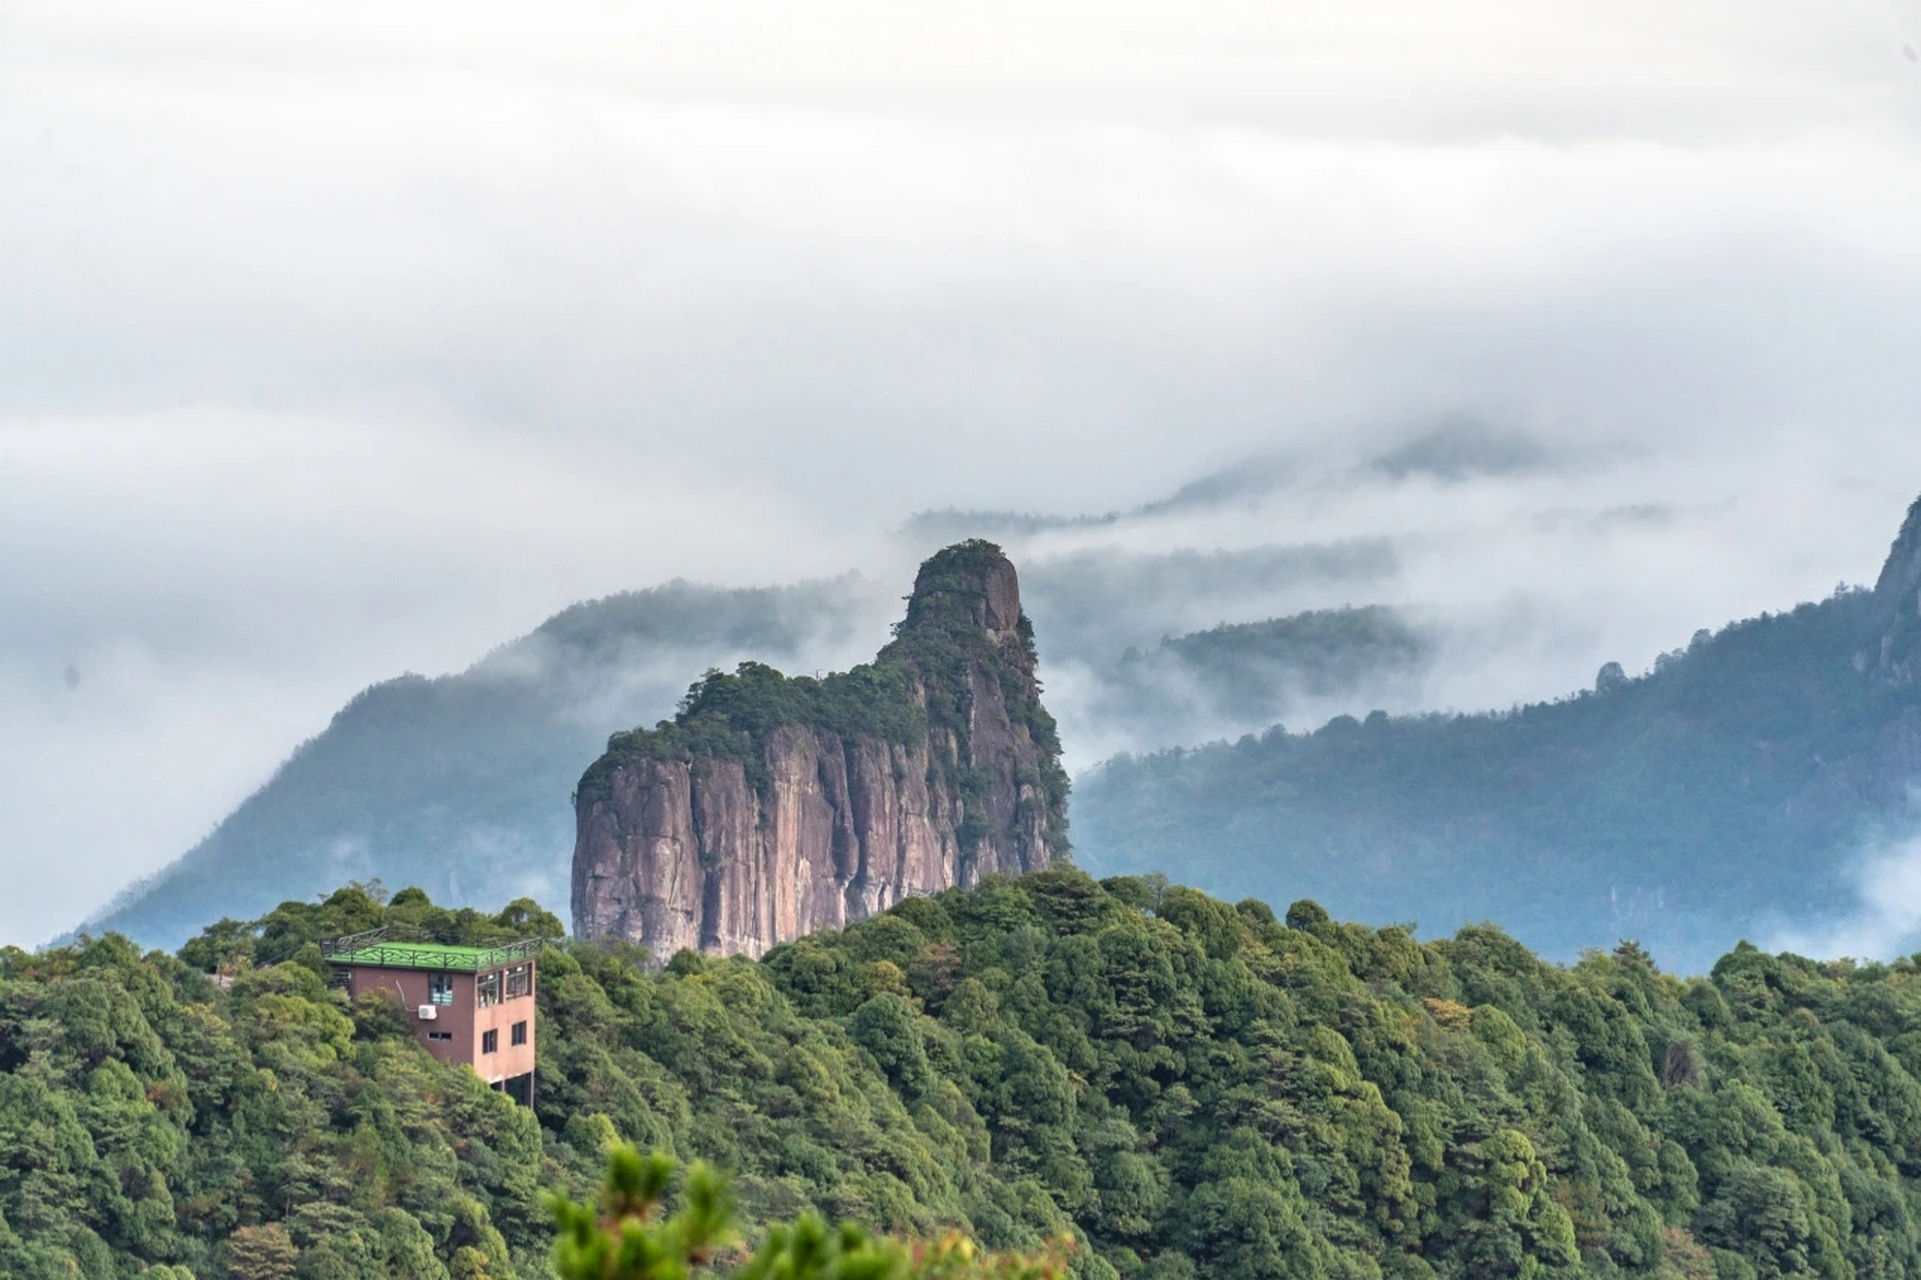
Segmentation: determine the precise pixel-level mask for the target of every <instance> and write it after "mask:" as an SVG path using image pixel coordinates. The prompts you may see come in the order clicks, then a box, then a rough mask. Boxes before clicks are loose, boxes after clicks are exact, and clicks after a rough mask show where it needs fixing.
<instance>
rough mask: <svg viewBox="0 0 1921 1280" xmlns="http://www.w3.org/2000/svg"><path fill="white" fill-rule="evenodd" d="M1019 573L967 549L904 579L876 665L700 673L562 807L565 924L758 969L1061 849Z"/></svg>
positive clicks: (1053, 751)
mask: <svg viewBox="0 0 1921 1280" xmlns="http://www.w3.org/2000/svg"><path fill="white" fill-rule="evenodd" d="M1059 756H1060V743H1059V738H1058V735H1057V734H1056V732H1055V728H1054V721H1053V718H1052V717H1051V716H1049V715H1048V714H1047V711H1046V710H1045V708H1043V707H1042V706H1041V702H1040V685H1039V682H1038V680H1037V679H1036V675H1035V659H1034V646H1033V635H1032V630H1031V628H1030V626H1029V625H1028V622H1027V619H1026V617H1025V616H1024V615H1023V614H1022V613H1021V607H1020V585H1019V579H1018V577H1017V575H1016V574H1015V571H1014V566H1013V564H1012V563H1011V562H1009V561H1008V559H1007V557H1006V556H1004V555H1003V554H1001V551H1000V549H999V548H998V547H995V546H993V545H992V544H990V543H985V542H966V543H961V544H959V545H958V546H954V547H949V548H947V549H946V550H944V551H942V552H940V553H939V554H937V555H935V556H934V557H933V558H932V559H930V560H928V561H927V562H926V563H925V564H923V565H922V566H921V569H920V573H919V575H918V576H917V577H916V579H915V584H914V594H913V596H912V597H911V598H910V600H909V602H908V606H907V617H906V619H905V621H903V622H902V623H901V624H900V626H899V628H898V629H897V631H896V635H895V638H894V640H893V642H892V643H890V644H889V645H888V646H887V647H886V648H885V649H883V650H882V651H881V652H880V654H879V655H878V657H877V658H876V659H875V661H874V662H872V663H870V664H867V665H865V666H861V667H856V668H854V669H853V670H852V671H849V672H845V673H840V674H836V675H831V676H828V677H827V678H826V679H824V680H812V679H808V678H806V677H791V678H790V677H788V676H784V675H782V674H781V673H779V672H778V671H775V670H773V669H772V668H770V667H766V666H763V665H761V664H758V663H743V664H742V665H741V666H740V667H739V668H738V669H737V670H736V671H734V672H733V673H731V674H721V673H717V672H716V673H710V674H709V675H708V676H707V677H706V678H705V679H703V680H702V681H701V682H700V683H699V684H697V685H695V686H694V688H693V689H692V690H691V691H690V692H689V694H688V697H687V700H686V701H685V703H684V704H683V706H682V709H681V712H680V714H679V715H677V716H676V717H675V718H674V719H673V720H671V721H663V722H662V723H661V724H660V725H658V726H657V727H655V728H654V729H649V730H635V731H634V732H632V733H623V734H616V735H614V737H613V738H612V739H611V740H610V741H609V743H608V749H607V754H606V755H604V756H602V757H601V758H600V759H599V760H598V761H596V762H595V763H594V764H593V766H592V767H590V768H589V769H588V770H587V773H586V774H585V776H583V777H582V779H581V783H580V787H579V790H578V792H577V793H576V798H575V816H576V822H577V832H578V834H577V837H576V841H575V845H574V866H573V916H574V933H575V935H576V936H578V937H582V938H596V937H617V938H623V939H626V940H628V941H632V942H638V943H641V944H643V945H645V946H646V947H647V948H648V949H649V950H650V951H651V952H652V953H653V955H654V956H655V957H656V958H660V959H665V958H666V957H668V956H671V955H672V954H673V953H674V952H676V951H678V950H681V949H682V948H690V949H694V950H700V951H709V952H719V953H724V954H733V953H744V954H747V955H753V956H758V955H760V954H761V953H763V952H764V951H766V950H767V949H768V948H769V947H771V946H774V945H776V944H777V943H781V942H786V941H789V940H791V939H793V938H797V937H800V936H801V935H802V934H805V933H808V932H810V931H812V930H814V929H818V928H822V927H824V926H830V925H833V926H837V925H844V924H846V923H848V922H849V921H853V920H859V919H862V918H864V917H866V916H869V915H872V914H873V913H875V912H877V911H881V910H884V909H886V908H887V907H889V906H892V905H893V904H894V903H896V902H898V901H900V900H901V899H902V898H905V897H909V896H911V895H914V894H927V893H936V892H938V891H940V890H942V889H947V888H951V887H954V886H956V885H960V886H966V885H972V884H974V883H976V882H977V881H978V880H979V879H980V878H981V877H982V876H984V875H989V874H992V873H996V872H1002V873H1009V874H1020V873H1022V872H1026V871H1033V870H1037V869H1039V868H1040V867H1044V866H1046V865H1048V864H1049V863H1051V862H1053V861H1055V860H1057V859H1060V858H1064V857H1066V856H1067V839H1066V830H1067V820H1066V799H1067V777H1066V774H1065V772H1064V771H1063V770H1062V769H1061V766H1060V759H1059Z"/></svg>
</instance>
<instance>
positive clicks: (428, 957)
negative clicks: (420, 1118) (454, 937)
mask: <svg viewBox="0 0 1921 1280" xmlns="http://www.w3.org/2000/svg"><path fill="white" fill-rule="evenodd" d="M540 948H541V940H540V939H538V938H530V939H526V940H524V941H520V942H510V943H506V944H504V945H501V946H497V947H458V946H450V945H447V944H444V943H439V942H420V941H412V940H409V939H406V938H404V937H402V936H400V935H399V932H398V931H396V930H393V929H375V930H373V931H372V932H370V933H357V934H353V935H351V936H349V937H345V938H333V939H330V940H329V941H327V942H324V943H322V944H321V954H322V955H323V956H325V957H326V959H327V962H328V963H329V964H331V965H332V966H333V970H334V977H335V980H336V981H337V982H340V983H342V984H343V985H345V986H346V988H347V992H348V994H349V995H350V996H352V997H354V998H358V997H359V996H360V995H361V994H362V993H363V992H367V991H375V990H379V991H387V992H391V993H392V994H393V995H394V997H395V998H396V999H398V1000H399V1002H400V1004H401V1006H402V1007H403V1008H404V1009H405V1010H406V1011H407V1020H408V1021H409V1022H410V1023H411V1024H412V1026H413V1030H414V1034H415V1036H417V1037H418V1038H419V1040H420V1043H421V1044H423V1045H425V1046H426V1047H427V1052H428V1053H431V1054H433V1056H434V1057H436V1058H438V1059H440V1060H441V1061H442V1062H464V1063H466V1064H467V1065H468V1066H470V1067H472V1068H473V1069H474V1072H475V1074H477V1075H478V1076H479V1077H480V1078H481V1079H482V1080H485V1081H486V1082H487V1083H488V1084H490V1085H492V1086H493V1087H494V1088H496V1089H500V1090H503V1091H505V1092H506V1093H507V1094H509V1095H510V1096H512V1097H513V1098H514V1100H515V1101H517V1102H519V1103H521V1104H522V1105H524V1106H532V1105H533V1102H534V957H535V956H536V955H537V954H538V953H539V951H540Z"/></svg>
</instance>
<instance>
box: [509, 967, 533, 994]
mask: <svg viewBox="0 0 1921 1280" xmlns="http://www.w3.org/2000/svg"><path fill="white" fill-rule="evenodd" d="M533 993H534V967H533V966H532V965H530V964H517V965H515V966H514V967H513V968H511V969H509V970H507V998H508V999H509V1000H518V999H520V997H522V996H530V995H532V994H533Z"/></svg>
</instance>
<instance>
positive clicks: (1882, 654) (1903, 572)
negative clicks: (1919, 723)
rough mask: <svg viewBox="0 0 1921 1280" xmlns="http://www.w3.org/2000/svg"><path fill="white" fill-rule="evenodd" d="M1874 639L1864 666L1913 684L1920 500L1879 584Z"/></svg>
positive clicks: (1918, 650)
mask: <svg viewBox="0 0 1921 1280" xmlns="http://www.w3.org/2000/svg"><path fill="white" fill-rule="evenodd" d="M1873 638H1874V643H1873V645H1872V646H1871V647H1870V649H1869V650H1868V651H1867V652H1866V653H1865V654H1864V655H1863V657H1864V660H1865V661H1864V663H1863V665H1865V666H1867V667H1868V668H1869V669H1870V670H1871V671H1872V672H1873V673H1874V675H1875V676H1876V677H1877V678H1878V679H1879V680H1881V681H1882V682H1884V683H1887V684H1893V685H1911V684H1913V683H1914V682H1915V677H1916V676H1917V675H1921V671H1917V666H1918V665H1921V663H1918V662H1917V659H1921V499H1917V500H1916V501H1915V503H1914V505H1913V506H1911V507H1909V508H1908V518H1907V519H1906V520H1905V521H1903V522H1902V525H1901V532H1900V533H1899V534H1898V535H1897V536H1896V537H1895V540H1894V545H1893V546H1892V547H1890V548H1889V549H1888V559H1887V562H1886V563H1885V564H1883V565H1882V566H1881V576H1880V578H1879V579H1878V580H1877V581H1876V582H1875V584H1874V637H1873Z"/></svg>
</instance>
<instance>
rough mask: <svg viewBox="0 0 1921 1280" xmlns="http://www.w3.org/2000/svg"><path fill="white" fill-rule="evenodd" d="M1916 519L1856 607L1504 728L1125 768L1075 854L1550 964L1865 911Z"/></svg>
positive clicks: (1902, 696)
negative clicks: (1860, 895)
mask: <svg viewBox="0 0 1921 1280" xmlns="http://www.w3.org/2000/svg"><path fill="white" fill-rule="evenodd" d="M1918 583H1921V503H1917V504H1916V506H1915V508H1914V509H1913V511H1911V512H1910V514H1909V517H1908V521H1907V524H1906V526H1905V527H1904V528H1903V531H1902V534H1901V537H1900V539H1899V540H1897V542H1896V544H1895V547H1894V551H1893V553H1892V555H1891V556H1890V558H1889V562H1888V567H1887V568H1886V569H1885V570H1884V571H1883V573H1882V575H1881V579H1880V583H1879V585H1878V586H1877V587H1876V589H1875V590H1874V591H1872V592H1867V591H1851V592H1839V593H1837V594H1836V595H1835V596H1834V597H1832V598H1831V599H1828V600H1826V601H1824V602H1822V603H1820V604H1804V605H1802V606H1800V607H1798V608H1796V609H1795V610H1793V611H1792V612H1790V613H1785V614H1778V615H1773V616H1766V615H1764V616H1762V617H1760V618H1756V619H1752V620H1749V621H1747V622H1742V623H1736V624H1734V625H1731V626H1729V627H1727V628H1726V629H1724V630H1723V631H1721V632H1720V633H1719V634H1717V635H1713V636H1710V635H1708V634H1707V633H1705V632H1703V633H1701V634H1699V635H1697V636H1696V638H1695V640H1694V642H1693V643H1692V644H1690V645H1689V647H1688V648H1687V650H1686V651H1685V652H1676V653H1672V654H1669V655H1665V656H1664V657H1663V658H1662V660H1661V661H1660V662H1658V663H1657V664H1656V668H1655V670H1654V671H1652V672H1651V673H1649V674H1648V675H1646V676H1644V677H1642V678H1639V679H1632V680H1631V679H1627V678H1625V677H1623V676H1620V675H1619V673H1618V669H1617V670H1616V671H1613V672H1605V673H1604V676H1603V679H1602V680H1601V681H1600V682H1599V686H1600V687H1599V688H1598V689H1597V690H1596V691H1590V692H1584V693H1582V694H1579V695H1576V696H1574V697H1570V698H1568V699H1564V700H1562V701H1559V702H1555V703H1551V704H1540V705H1534V706H1529V707H1525V708H1523V709H1520V710H1518V711H1515V712H1511V713H1505V714H1488V715H1474V716H1422V717H1409V718H1399V719H1396V718H1389V717H1387V716H1384V715H1382V716H1370V717H1369V718H1368V720H1367V722H1366V723H1360V722H1357V721H1355V720H1353V719H1351V718H1341V719H1337V720H1335V721H1333V722H1331V723H1329V724H1328V725H1327V726H1326V727H1324V728H1322V729H1321V730H1319V731H1318V732H1315V733H1313V734H1307V735H1301V734H1287V733H1284V732H1270V733H1268V734H1266V735H1263V736H1262V737H1261V738H1259V739H1255V738H1244V739H1242V740H1241V741H1240V742H1238V743H1235V744H1221V745H1217V746H1212V747H1206V748H1202V749H1199V750H1192V751H1179V750H1176V751H1168V752H1163V753H1160V754H1156V755H1151V756H1146V757H1141V758H1119V759H1116V760H1114V761H1112V762H1110V763H1109V764H1107V765H1106V766H1104V767H1102V768H1100V769H1097V770H1095V771H1094V772H1092V773H1091V774H1090V775H1088V776H1086V777H1085V778H1083V779H1082V780H1081V781H1080V782H1079V783H1078V784H1077V790H1076V801H1075V806H1074V824H1075V843H1076V849H1077V852H1078V856H1079V857H1080V859H1081V860H1082V861H1083V862H1084V863H1085V864H1086V865H1088V866H1090V867H1093V868H1095V869H1097V870H1100V871H1118V870H1146V869H1165V870H1166V871H1168V872H1170V873H1172V874H1175V875H1178V876H1179V877H1180V878H1182V879H1185V880H1190V881H1193V882H1195V883H1198V884H1203V885H1205V886H1207V887H1208V888H1209V889H1210V890H1212V891H1214V892H1216V893H1223V894H1228V895H1239V894H1255V895H1260V896H1263V897H1270V898H1288V897H1295V896H1301V895H1308V896H1312V897H1315V898H1318V899H1321V900H1323V901H1325V902H1326V903H1327V904H1328V905H1329V907H1330V908H1331V909H1333V910H1336V911H1338V912H1340V913H1341V914H1343V915H1351V916H1356V917H1359V918H1362V919H1368V920H1373V921H1377V922H1385V921H1391V920H1419V921H1420V922H1422V923H1423V924H1424V925H1426V926H1427V927H1428V928H1430V929H1433V930H1439V931H1445V930H1451V929H1453V928H1454V927H1455V926H1457V925H1458V924H1460V923H1462V922H1463V921H1470V920H1481V919H1489V918H1492V919H1496V920H1499V921H1501V922H1502V924H1503V925H1504V926H1506V927H1508V928H1510V929H1511V930H1512V931H1513V932H1514V933H1515V934H1516V936H1518V937H1520V938H1522V939H1524V940H1526V941H1527V942H1529V943H1530V944H1531V945H1534V946H1538V947H1542V948H1544V949H1546V950H1548V951H1550V952H1553V953H1557V954H1560V955H1569V954H1572V953H1573V952H1574V951H1575V950H1577V949H1579V948H1581V947H1584V946H1591V945H1612V944H1613V943H1614V941H1615V940H1616V939H1618V938H1620V937H1623V936H1631V937H1638V938H1639V939H1641V940H1642V941H1643V942H1644V943H1646V944H1648V945H1649V946H1651V947H1652V948H1653V950H1654V951H1655V952H1656V954H1657V956H1658V957H1659V958H1661V959H1662V960H1663V961H1664V962H1666V963H1670V964H1673V965H1677V966H1681V967H1685V968H1690V969H1694V968H1699V967H1701V966H1702V965H1704V964H1706V963H1707V962H1708V961H1709V960H1710V959H1711V958H1712V956H1713V955H1714V954H1716V953H1718V952H1719V951H1720V950H1723V949H1725V948H1726V947H1727V946H1730V945H1732V944H1733V943H1734V942H1735V941H1736V940H1737V939H1739V938H1741V937H1743V936H1746V935H1749V934H1758V935H1763V936H1765V935H1766V934H1767V933H1768V932H1769V931H1771V930H1773V929H1776V928H1779V927H1781V926H1783V925H1784V924H1786V923H1787V922H1788V921H1789V919H1790V918H1792V920H1793V922H1794V923H1795V924H1797V925H1798V926H1800V927H1803V928H1805V927H1807V925H1808V924H1809V923H1810V922H1815V921H1821V920H1835V919H1839V918H1841V917H1844V916H1845V915H1847V914H1848V913H1849V912H1850V911H1852V910H1854V909H1855V908H1856V907H1857V905H1858V903H1857V901H1856V896H1857V884H1858V879H1857V875H1858V871H1859V866H1858V856H1857V855H1858V852H1859V850H1860V849H1861V848H1862V847H1863V842H1864V841H1867V840H1869V839H1870V838H1873V837H1877V836H1885V835H1887V834H1888V833H1890V832H1894V833H1899V832H1902V831H1904V830H1906V829H1909V828H1910V826H1911V824H1912V821H1913V817H1914V815H1913V812H1912V809H1913V801H1912V800H1911V798H1910V792H1911V790H1912V788H1913V787H1914V785H1915V784H1916V783H1917V781H1921V687H1917V685H1916V683H1915V681H1914V678H1913V676H1914V672H1913V667H1912V662H1913V660H1912V651H1913V649H1914V644H1915V632H1916V630H1917V627H1916V624H1915V621H1914V616H1913V615H1914V614H1915V613H1916V607H1915V606H1916V601H1915V590H1916V586H1917V584H1918Z"/></svg>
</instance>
